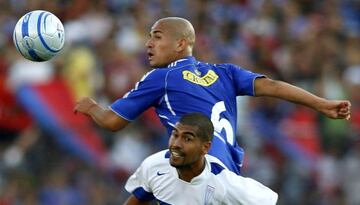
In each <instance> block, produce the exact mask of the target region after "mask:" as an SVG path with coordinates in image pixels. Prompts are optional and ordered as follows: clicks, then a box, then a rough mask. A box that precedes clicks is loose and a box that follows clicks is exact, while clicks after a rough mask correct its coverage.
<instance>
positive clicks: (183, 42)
mask: <svg viewBox="0 0 360 205" xmlns="http://www.w3.org/2000/svg"><path fill="white" fill-rule="evenodd" d="M187 45H188V42H187V41H186V39H184V38H181V39H179V40H177V45H176V49H175V50H176V51H177V52H182V51H183V50H185V49H186V47H187Z"/></svg>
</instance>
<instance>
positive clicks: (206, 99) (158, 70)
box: [74, 17, 351, 174]
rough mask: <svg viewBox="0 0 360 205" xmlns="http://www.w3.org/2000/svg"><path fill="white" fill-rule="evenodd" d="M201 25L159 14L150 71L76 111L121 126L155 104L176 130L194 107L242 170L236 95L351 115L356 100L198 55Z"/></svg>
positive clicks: (220, 150) (219, 152)
mask: <svg viewBox="0 0 360 205" xmlns="http://www.w3.org/2000/svg"><path fill="white" fill-rule="evenodd" d="M194 44H195V31H194V28H193V26H192V25H191V23H190V22H189V21H187V20H186V19H183V18H178V17H167V18H163V19H160V20H158V21H157V22H155V24H154V25H153V26H152V28H151V31H150V38H149V40H148V41H147V43H146V47H147V52H148V56H149V58H148V59H149V62H150V65H151V67H153V68H154V69H153V70H152V71H150V72H149V73H147V74H146V75H145V76H144V77H143V78H142V79H141V80H140V81H139V82H138V83H137V84H136V86H135V88H134V89H132V90H131V91H129V92H128V93H127V94H126V95H125V96H124V97H123V98H121V99H118V100H117V101H115V102H114V103H113V104H111V105H110V106H109V107H107V108H104V107H102V106H101V105H99V104H97V102H96V101H95V100H93V99H91V98H89V97H85V98H82V99H80V100H79V101H78V102H77V104H76V105H75V108H74V111H75V112H81V113H84V114H86V115H89V116H90V117H92V118H93V120H94V121H95V122H96V123H97V124H99V125H100V126H102V127H104V128H107V129H109V130H112V131H117V130H121V129H122V128H123V127H125V126H126V125H127V124H128V123H129V122H131V121H133V120H135V119H136V118H137V117H138V116H139V115H140V114H141V113H143V112H144V111H145V110H147V109H148V108H150V107H155V109H156V112H157V114H158V116H159V118H160V120H161V122H162V124H163V125H164V126H165V127H166V128H167V130H168V132H169V133H170V132H171V130H172V129H173V127H174V125H175V123H176V122H177V121H178V120H179V119H180V117H181V116H182V115H184V114H186V113H190V112H200V113H203V114H205V115H206V116H208V117H209V118H210V119H211V121H212V122H213V124H214V127H215V136H214V139H213V142H212V147H211V149H210V151H209V154H210V155H212V156H215V157H216V158H218V159H219V160H220V161H221V162H223V163H224V164H225V166H226V167H227V168H229V169H230V170H231V171H233V172H235V173H237V174H239V173H240V165H241V163H242V158H243V150H242V149H241V148H240V147H239V146H238V144H237V142H236V136H235V133H236V130H235V129H236V120H237V119H236V117H237V111H236V96H241V95H249V96H270V97H277V98H280V99H283V100H287V101H291V102H294V103H298V104H302V105H305V106H308V107H310V108H313V109H314V110H316V111H319V112H321V113H323V114H324V115H326V116H327V117H330V118H334V119H349V118H350V106H351V104H350V102H349V101H347V100H327V99H324V98H321V97H318V96H315V95H313V94H311V93H309V92H307V91H305V90H303V89H301V88H299V87H296V86H293V85H290V84H288V83H285V82H282V81H277V80H272V79H269V78H268V77H266V76H263V75H261V74H257V73H253V72H250V71H248V70H246V69H243V68H241V67H239V66H236V65H233V64H209V63H204V62H201V61H197V60H196V59H195V58H194V57H193V56H192V51H193V46H194Z"/></svg>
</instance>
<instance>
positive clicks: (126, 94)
mask: <svg viewBox="0 0 360 205" xmlns="http://www.w3.org/2000/svg"><path fill="white" fill-rule="evenodd" d="M154 71H155V69H152V70H151V71H149V72H147V73H146V74H145V75H143V77H142V78H141V79H140V80H139V81H138V82H137V83H136V84H135V88H133V89H131V90H130V91H129V92H127V93H125V95H124V96H123V98H126V97H127V96H128V95H129V94H130V93H131V92H133V91H134V90H137V89H138V87H139V83H140V82H142V81H144V80H145V78H146V77H147V76H148V75H149V74H150V73H152V72H154Z"/></svg>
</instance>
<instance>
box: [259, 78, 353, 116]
mask: <svg viewBox="0 0 360 205" xmlns="http://www.w3.org/2000/svg"><path fill="white" fill-rule="evenodd" d="M255 95H256V96H269V97H276V98H280V99H283V100H287V101H290V102H293V103H297V104H301V105H305V106H307V107H310V108H312V109H314V110H316V111H319V112H321V113H323V114H324V115H326V116H327V117H329V118H333V119H347V120H348V119H350V112H351V111H350V108H351V103H350V102H349V101H347V100H327V99H324V98H321V97H318V96H316V95H314V94H312V93H310V92H308V91H306V90H304V89H302V88H299V87H296V86H293V85H290V84H288V83H286V82H282V81H276V80H271V79H269V78H257V79H256V80H255Z"/></svg>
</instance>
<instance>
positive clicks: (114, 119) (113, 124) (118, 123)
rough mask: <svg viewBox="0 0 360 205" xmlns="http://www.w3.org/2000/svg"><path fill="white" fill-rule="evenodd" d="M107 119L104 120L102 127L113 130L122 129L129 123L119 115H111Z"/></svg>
mask: <svg viewBox="0 0 360 205" xmlns="http://www.w3.org/2000/svg"><path fill="white" fill-rule="evenodd" d="M105 119H106V120H103V121H102V127H103V128H105V129H107V130H109V131H111V132H116V131H119V130H122V129H123V128H124V127H125V126H126V125H127V124H128V123H129V122H128V121H126V120H125V119H123V118H120V117H118V116H117V115H109V116H107V117H106V118H105Z"/></svg>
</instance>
